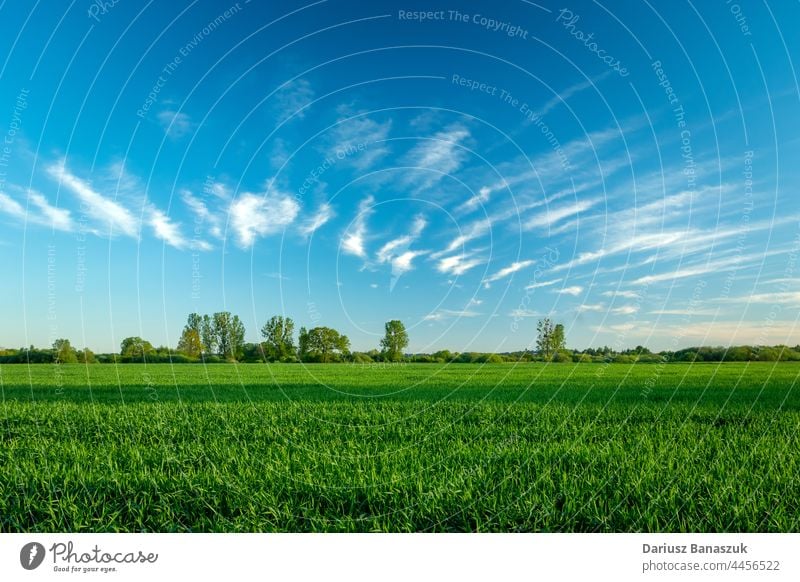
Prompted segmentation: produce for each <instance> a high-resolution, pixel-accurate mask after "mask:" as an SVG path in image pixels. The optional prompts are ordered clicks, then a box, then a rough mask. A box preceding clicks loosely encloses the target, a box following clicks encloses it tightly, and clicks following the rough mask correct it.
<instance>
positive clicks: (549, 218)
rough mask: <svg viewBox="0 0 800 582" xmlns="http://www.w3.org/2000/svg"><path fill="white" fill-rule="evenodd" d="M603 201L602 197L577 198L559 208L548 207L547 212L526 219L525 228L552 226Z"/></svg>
mask: <svg viewBox="0 0 800 582" xmlns="http://www.w3.org/2000/svg"><path fill="white" fill-rule="evenodd" d="M601 201H602V198H594V199H591V200H576V201H575V202H573V203H571V204H566V205H564V206H560V207H558V208H553V209H548V210H547V211H545V212H542V213H540V214H537V215H536V216H533V217H532V218H529V219H527V220H526V221H525V229H527V230H530V229H534V228H550V227H552V226H553V225H555V224H556V223H558V222H560V221H562V220H564V219H565V218H568V217H572V216H575V215H578V214H580V213H581V212H585V211H586V210H589V209H590V208H592V207H594V206H596V205H597V204H598V203H600V202H601Z"/></svg>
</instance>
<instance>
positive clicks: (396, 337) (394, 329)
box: [381, 319, 408, 362]
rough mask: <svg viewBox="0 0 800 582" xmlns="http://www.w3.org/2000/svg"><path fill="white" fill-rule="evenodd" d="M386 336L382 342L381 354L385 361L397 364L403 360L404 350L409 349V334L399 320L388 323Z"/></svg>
mask: <svg viewBox="0 0 800 582" xmlns="http://www.w3.org/2000/svg"><path fill="white" fill-rule="evenodd" d="M385 331H386V333H385V335H384V336H383V339H382V340H381V353H382V354H383V358H384V360H387V361H390V362H396V361H398V360H401V359H402V358H403V350H404V349H405V348H406V347H408V332H407V331H406V326H405V325H403V322H402V321H400V320H397V319H393V320H391V321H387V322H386V326H385Z"/></svg>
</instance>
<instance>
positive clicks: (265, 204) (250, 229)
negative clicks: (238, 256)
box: [228, 188, 300, 248]
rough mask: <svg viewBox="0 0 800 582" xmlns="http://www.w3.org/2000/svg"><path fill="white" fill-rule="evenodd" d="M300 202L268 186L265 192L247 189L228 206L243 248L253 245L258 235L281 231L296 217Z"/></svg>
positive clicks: (231, 224) (233, 225)
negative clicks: (254, 191) (247, 190)
mask: <svg viewBox="0 0 800 582" xmlns="http://www.w3.org/2000/svg"><path fill="white" fill-rule="evenodd" d="M299 212H300V205H299V204H298V203H297V201H296V200H295V199H294V198H293V197H292V196H290V195H288V194H284V193H282V192H279V191H277V190H275V189H273V188H269V189H268V190H267V191H266V192H263V193H259V194H253V193H250V192H245V193H243V194H242V195H240V196H239V197H238V198H236V199H235V200H234V201H233V202H231V205H230V207H229V210H228V215H229V221H230V226H231V228H232V229H233V231H234V233H235V234H236V238H237V242H238V244H239V246H240V247H242V248H250V247H252V246H253V244H254V243H255V241H256V239H257V238H259V237H265V236H268V235H271V234H275V233H278V232H280V231H281V230H282V229H284V228H286V227H287V226H289V225H290V224H292V222H294V219H295V218H296V217H297V215H298V213H299Z"/></svg>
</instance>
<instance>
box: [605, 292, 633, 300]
mask: <svg viewBox="0 0 800 582" xmlns="http://www.w3.org/2000/svg"><path fill="white" fill-rule="evenodd" d="M602 295H603V297H623V298H625V299H638V298H639V297H640V294H639V292H638V291H603V293H602Z"/></svg>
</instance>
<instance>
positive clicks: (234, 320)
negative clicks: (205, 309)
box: [212, 311, 244, 360]
mask: <svg viewBox="0 0 800 582" xmlns="http://www.w3.org/2000/svg"><path fill="white" fill-rule="evenodd" d="M212 320H213V329H214V339H215V340H216V346H217V353H218V354H219V356H220V357H222V358H226V359H229V360H234V359H236V358H238V357H239V356H240V355H241V351H242V346H243V345H244V324H243V323H242V322H241V320H240V319H239V316H238V315H231V313H230V312H229V311H220V312H218V313H215V314H214V316H213V318H212Z"/></svg>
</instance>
